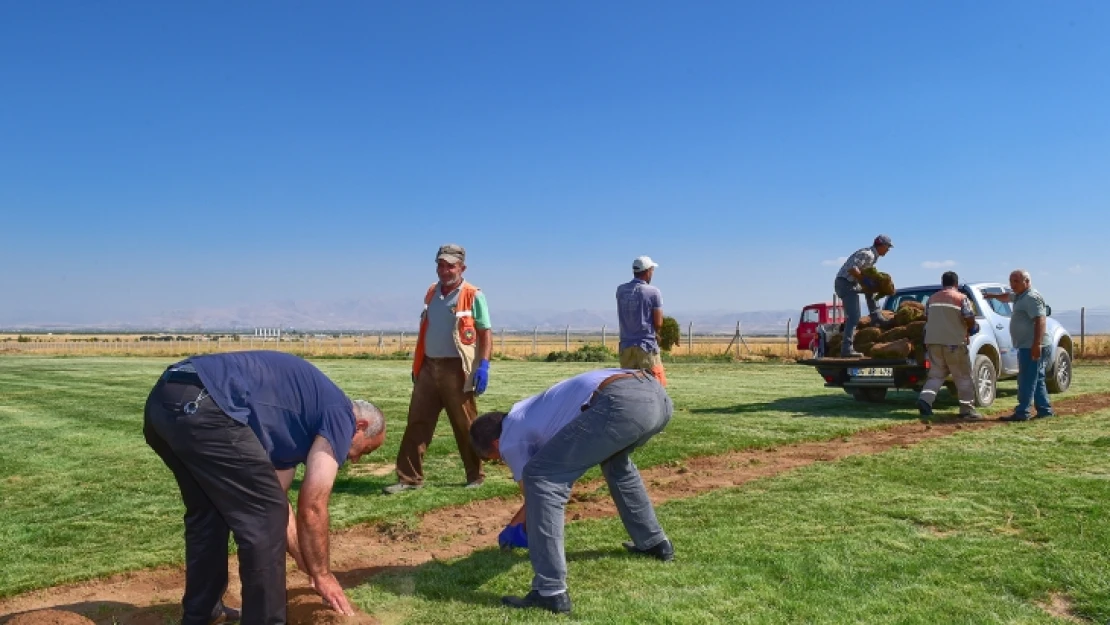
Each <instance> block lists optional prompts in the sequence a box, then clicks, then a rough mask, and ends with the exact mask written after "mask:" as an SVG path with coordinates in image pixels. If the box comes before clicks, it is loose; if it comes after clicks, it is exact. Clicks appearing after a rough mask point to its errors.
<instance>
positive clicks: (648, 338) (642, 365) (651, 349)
mask: <svg viewBox="0 0 1110 625" xmlns="http://www.w3.org/2000/svg"><path fill="white" fill-rule="evenodd" d="M658 266H659V263H656V262H655V261H653V260H652V259H651V257H650V256H640V257H638V258H636V260H634V261H632V281H631V282H625V283H624V284H622V285H620V286H618V287H617V319H618V320H619V322H620V337H621V342H620V357H621V368H623V369H644V370H647V371H651V374H652V375H653V376H655V379H656V380H659V383H660V384H662V385H663V386H666V385H667V375H666V373H664V371H663V359H662V358H661V357H660V355H659V338H658V337H659V331H660V330H662V328H663V295H662V293H660V292H659V289H657V288H655V287H653V286H651V278H652V276H654V275H655V268H656V267H658Z"/></svg>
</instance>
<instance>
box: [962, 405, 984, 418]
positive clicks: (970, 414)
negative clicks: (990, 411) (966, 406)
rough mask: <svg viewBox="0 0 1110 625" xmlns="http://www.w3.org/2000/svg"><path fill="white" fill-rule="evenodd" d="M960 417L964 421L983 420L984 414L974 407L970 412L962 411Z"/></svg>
mask: <svg viewBox="0 0 1110 625" xmlns="http://www.w3.org/2000/svg"><path fill="white" fill-rule="evenodd" d="M960 418H961V419H963V420H964V421H982V420H983V415H982V414H981V413H980V412H979V411H978V410H976V409H974V408H972V409H971V410H969V411H968V412H961V413H960Z"/></svg>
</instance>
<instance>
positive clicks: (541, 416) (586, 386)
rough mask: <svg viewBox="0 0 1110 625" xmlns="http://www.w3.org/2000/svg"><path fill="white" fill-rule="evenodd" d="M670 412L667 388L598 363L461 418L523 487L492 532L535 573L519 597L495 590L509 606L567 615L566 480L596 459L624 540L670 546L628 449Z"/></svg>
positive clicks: (659, 549)
mask: <svg viewBox="0 0 1110 625" xmlns="http://www.w3.org/2000/svg"><path fill="white" fill-rule="evenodd" d="M673 412H674V405H673V404H672V402H671V398H670V397H668V396H667V392H666V391H665V390H664V389H663V387H662V385H660V383H659V381H658V380H656V379H655V378H654V377H653V376H651V375H648V374H646V373H645V372H643V371H629V370H626V369H601V370H598V371H590V372H587V373H583V374H581V375H577V376H575V377H573V378H570V379H568V380H564V381H562V382H559V383H558V384H556V385H555V386H552V387H551V388H549V389H547V390H546V391H544V392H543V393H540V394H538V395H533V396H532V397H529V398H527V399H524V400H521V401H519V402H517V403H516V404H514V405H513V407H512V409H511V410H510V411H509V412H508V413H504V412H491V413H487V414H484V415H482V416H481V417H479V418H478V419H477V420H475V421H474V423H473V424H472V425H471V426H470V438H471V442H472V443H473V445H474V450H475V451H476V452H477V453H478V455H479V456H481V457H483V458H486V459H501V460H503V461H504V462H505V464H506V465H508V466H509V469H511V470H512V472H513V479H514V480H516V481H517V483H518V484H520V486H521V489H522V490H523V491H524V505H523V506H522V507H521V509H520V511H518V512H517V513H516V515H515V516H514V517H513V519H512V520H511V521H510V522H509V526H508V527H506V528H505V530H504V531H503V532H501V536H499V537H498V542H499V543H500V544H501V546H502V547H527V548H528V553H529V557H530V559H531V561H532V569H533V571H534V572H535V576H534V577H533V578H532V590H531V592H529V593H528V594H527V595H526V596H524V597H503V598H502V600H501V602H502V603H503V604H504V605H506V606H508V607H512V608H541V609H544V610H548V611H550V612H555V613H569V612H570V610H571V603H570V596H569V595H568V594H567V581H566V580H567V563H566V554H565V552H564V549H563V522H564V518H563V516H564V509H565V507H566V503H567V500H568V499H569V498H570V491H571V486H572V485H573V484H574V482H575V481H576V480H577V479H578V478H579V477H581V476H582V474H583V473H585V472H586V471H587V470H588V469H590V468H591V467H593V466H595V465H599V464H600V465H601V472H602V474H603V475H604V476H605V481H606V482H607V483H608V484H609V492H610V494H612V496H613V501H614V502H615V503H616V505H617V511H618V512H619V513H620V517H621V521H622V522H623V523H624V527H625V529H626V530H627V531H628V534H629V536H631V537H632V541H631V542H626V543H625V544H624V546H625V548H627V549H628V550H629V551H631V552H633V553H637V554H643V555H647V556H651V557H654V558H657V559H659V560H662V561H669V560H673V559H674V546H673V545H672V544H671V541H670V540H669V539H668V538H667V535H666V534H665V533H664V532H663V528H662V527H661V526H660V525H659V521H658V519H656V517H655V509H654V508H653V507H652V505H651V499H650V498H649V497H648V493H647V489H646V488H645V487H644V482H643V480H641V479H640V473H639V471H637V470H636V465H635V464H633V463H632V459H631V458H630V457H629V454H631V453H632V451H633V450H635V449H636V448H637V447H640V446H641V445H643V444H644V443H646V442H647V441H648V440H649V439H650V438H651V437H652V436H655V435H656V434H658V433H659V432H661V431H662V430H663V428H664V427H666V425H667V423H668V422H669V421H670V419H671V414H672V413H673Z"/></svg>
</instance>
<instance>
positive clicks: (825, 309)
mask: <svg viewBox="0 0 1110 625" xmlns="http://www.w3.org/2000/svg"><path fill="white" fill-rule="evenodd" d="M843 322H844V306H842V305H841V304H839V303H833V302H821V303H819V304H810V305H808V306H806V307H805V308H803V309H802V316H801V317H799V318H798V349H808V350H810V351H814V348H815V347H816V346H817V327H818V326H820V325H821V324H823V323H843Z"/></svg>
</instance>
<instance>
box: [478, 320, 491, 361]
mask: <svg viewBox="0 0 1110 625" xmlns="http://www.w3.org/2000/svg"><path fill="white" fill-rule="evenodd" d="M492 353H493V331H492V330H490V329H489V328H486V329H485V330H483V329H481V328H479V329H478V360H489V358H490V355H491V354H492Z"/></svg>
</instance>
